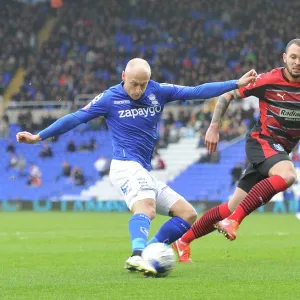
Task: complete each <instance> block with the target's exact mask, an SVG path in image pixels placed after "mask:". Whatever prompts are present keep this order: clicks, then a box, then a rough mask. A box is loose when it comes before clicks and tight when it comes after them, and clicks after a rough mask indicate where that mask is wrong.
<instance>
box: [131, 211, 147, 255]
mask: <svg viewBox="0 0 300 300" xmlns="http://www.w3.org/2000/svg"><path fill="white" fill-rule="evenodd" d="M149 228H150V218H149V217H148V216H146V215H144V214H135V215H133V216H132V217H131V219H130V221H129V232H130V236H131V245H132V251H133V252H135V251H137V250H144V248H145V247H146V243H147V239H148V234H149Z"/></svg>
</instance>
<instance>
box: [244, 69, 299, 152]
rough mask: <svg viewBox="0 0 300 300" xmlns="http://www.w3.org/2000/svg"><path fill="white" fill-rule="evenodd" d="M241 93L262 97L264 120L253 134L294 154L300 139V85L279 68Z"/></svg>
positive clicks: (260, 76) (258, 124)
mask: <svg viewBox="0 0 300 300" xmlns="http://www.w3.org/2000/svg"><path fill="white" fill-rule="evenodd" d="M239 92H240V94H241V96H242V97H243V98H246V97H249V96H255V97H257V98H259V108H260V117H259V120H258V122H257V123H256V125H255V126H254V128H253V130H252V132H253V131H256V132H259V133H260V135H266V136H271V137H273V138H274V139H275V140H276V141H277V142H278V143H280V144H281V145H282V146H283V147H284V148H285V149H286V150H287V151H289V152H290V151H291V150H292V149H293V148H294V147H295V146H296V144H297V143H298V141H299V140H300V82H291V81H289V80H288V79H287V78H286V76H285V74H284V68H278V69H273V70H272V71H270V72H268V73H262V74H259V75H258V77H257V80H256V82H255V83H254V84H249V85H247V86H246V87H241V88H239Z"/></svg>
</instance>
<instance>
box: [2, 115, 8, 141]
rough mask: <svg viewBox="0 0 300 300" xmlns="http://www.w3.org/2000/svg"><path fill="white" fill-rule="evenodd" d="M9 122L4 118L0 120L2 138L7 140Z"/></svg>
mask: <svg viewBox="0 0 300 300" xmlns="http://www.w3.org/2000/svg"><path fill="white" fill-rule="evenodd" d="M8 124H9V123H8V121H7V120H6V119H5V118H4V117H3V118H2V119H1V120H0V137H2V138H7V137H8V133H9V131H8Z"/></svg>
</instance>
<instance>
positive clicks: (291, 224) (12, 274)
mask: <svg viewBox="0 0 300 300" xmlns="http://www.w3.org/2000/svg"><path fill="white" fill-rule="evenodd" d="M129 218H130V215H129V214H127V213H125V214H117V213H115V214H114V213H62V212H57V213H56V212H51V213H32V212H17V213H1V215H0V241H1V247H0V299H31V300H35V299H55V300H59V299H72V300H73V299H88V300H90V299H244V300H247V299H300V283H299V278H300V231H299V227H300V221H298V220H296V219H295V217H294V216H293V215H275V214H266V213H264V214H254V215H252V216H251V217H249V218H248V219H246V220H245V222H244V223H243V226H242V227H241V229H240V231H239V235H238V239H237V240H236V241H234V242H228V241H226V240H225V239H224V238H223V237H222V236H220V235H218V234H217V233H213V234H211V235H210V236H208V237H205V238H203V239H201V240H197V241H195V242H194V243H193V245H192V257H193V260H194V263H193V264H179V263H177V264H176V268H175V269H174V271H173V273H171V274H170V276H169V277H167V278H143V277H142V276H141V275H140V274H137V273H134V274H131V273H127V271H125V270H124V269H123V264H124V261H125V260H126V259H127V258H128V256H129V254H130V243H129V237H128V232H127V221H128V219H129ZM164 220H165V218H163V217H159V218H157V219H156V220H155V221H154V222H153V224H152V228H151V233H152V234H153V233H154V232H155V230H156V229H157V228H158V226H159V225H160V224H162V222H163V221H164ZM152 234H151V236H152Z"/></svg>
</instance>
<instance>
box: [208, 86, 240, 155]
mask: <svg viewBox="0 0 300 300" xmlns="http://www.w3.org/2000/svg"><path fill="white" fill-rule="evenodd" d="M233 99H242V97H241V95H240V92H239V90H233V91H231V92H228V93H225V94H223V95H221V96H220V97H219V98H218V102H217V104H216V107H215V110H214V113H213V117H212V120H211V123H210V126H209V128H208V130H207V132H206V135H205V146H206V147H207V149H208V152H209V153H213V152H215V151H216V149H217V145H218V142H219V129H220V125H221V120H222V118H223V117H224V115H225V112H226V110H227V108H228V106H229V104H230V102H231V101H232V100H233Z"/></svg>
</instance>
